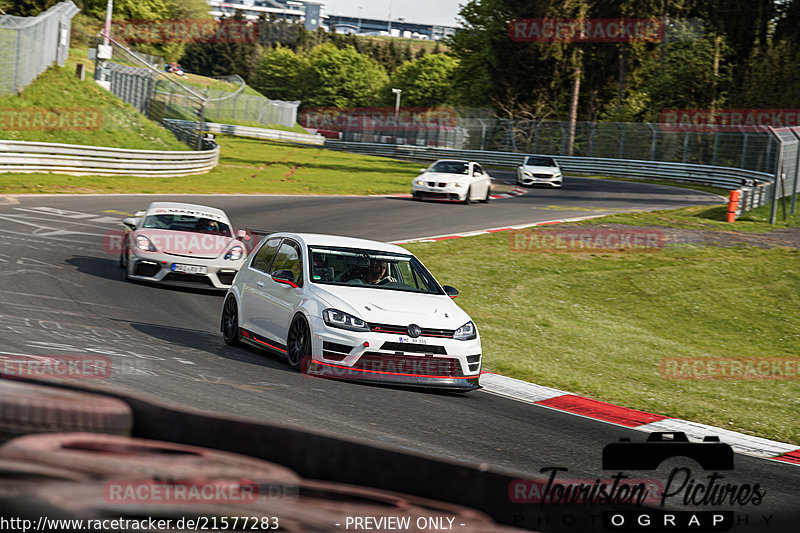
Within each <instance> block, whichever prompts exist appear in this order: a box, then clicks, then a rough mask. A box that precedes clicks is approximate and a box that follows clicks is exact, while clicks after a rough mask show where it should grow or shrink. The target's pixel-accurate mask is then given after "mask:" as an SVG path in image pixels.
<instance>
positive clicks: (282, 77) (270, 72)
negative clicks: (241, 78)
mask: <svg viewBox="0 0 800 533" xmlns="http://www.w3.org/2000/svg"><path fill="white" fill-rule="evenodd" d="M309 68H310V62H309V59H308V57H307V56H306V55H305V54H298V53H296V52H294V51H293V50H292V49H290V48H286V47H283V46H280V45H278V46H276V47H275V48H272V49H270V50H267V51H266V52H264V54H262V55H261V57H260V59H259V61H258V66H257V67H256V69H255V72H254V73H253V76H252V78H251V81H250V84H251V85H252V86H253V88H255V89H256V90H257V91H258V92H260V93H261V94H263V95H264V96H266V97H267V98H272V99H274V100H290V101H293V100H302V99H303V98H304V96H305V91H306V88H307V81H306V80H307V79H308V76H309Z"/></svg>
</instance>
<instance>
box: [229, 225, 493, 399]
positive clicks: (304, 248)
mask: <svg viewBox="0 0 800 533" xmlns="http://www.w3.org/2000/svg"><path fill="white" fill-rule="evenodd" d="M457 294H458V291H456V290H455V289H454V288H453V287H449V286H447V285H445V286H440V285H439V283H437V281H436V280H435V279H434V277H433V276H432V275H431V273H430V272H428V270H427V269H426V268H425V267H424V266H423V265H422V263H421V262H420V261H419V260H418V259H417V258H416V257H414V256H413V255H412V254H410V253H409V252H408V251H406V250H404V249H403V248H400V247H399V246H394V245H391V244H384V243H381V242H375V241H368V240H363V239H353V238H349V237H338V236H333V235H316V234H291V233H273V234H269V235H267V236H266V237H265V238H264V240H263V241H262V242H261V246H260V248H259V249H258V251H257V252H256V253H254V254H252V255H251V257H250V259H249V260H248V261H247V264H246V265H245V266H244V267H243V268H242V270H240V271H239V273H238V274H237V275H236V279H235V280H234V282H233V286H232V287H231V288H230V290H228V294H227V295H226V297H225V302H224V304H223V308H222V317H221V325H220V327H221V331H222V336H223V339H224V341H225V342H226V343H227V344H230V345H237V344H240V343H242V342H245V343H247V344H250V345H253V346H257V347H259V348H262V349H266V350H269V351H270V352H274V353H276V354H279V355H281V356H283V357H286V359H287V360H288V362H289V365H290V366H292V367H294V368H297V369H300V370H301V371H303V372H306V373H308V374H311V375H317V376H323V377H330V378H337V379H351V380H360V381H368V382H391V383H400V384H407V385H413V386H421V387H436V388H446V389H453V390H460V391H469V390H473V389H476V388H479V385H478V379H479V376H480V372H481V341H480V337H479V335H478V330H477V328H476V327H475V324H474V323H473V322H472V320H471V319H470V317H469V316H468V315H467V313H465V312H464V311H463V310H462V309H461V308H460V307H458V305H456V303H455V302H454V301H453V298H455V297H456V295H457Z"/></svg>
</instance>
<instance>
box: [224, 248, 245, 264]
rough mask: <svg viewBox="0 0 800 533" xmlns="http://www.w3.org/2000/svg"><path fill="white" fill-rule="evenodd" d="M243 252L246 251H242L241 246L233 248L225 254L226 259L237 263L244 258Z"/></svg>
mask: <svg viewBox="0 0 800 533" xmlns="http://www.w3.org/2000/svg"><path fill="white" fill-rule="evenodd" d="M243 252H244V250H242V247H241V246H234V247H233V248H231V249H230V250H228V253H227V254H225V259H227V260H228V261H237V260H239V259H241V258H242V253H243Z"/></svg>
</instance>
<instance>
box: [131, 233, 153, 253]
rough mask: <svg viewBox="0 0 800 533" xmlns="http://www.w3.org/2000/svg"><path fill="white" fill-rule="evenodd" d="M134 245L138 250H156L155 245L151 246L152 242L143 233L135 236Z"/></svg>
mask: <svg viewBox="0 0 800 533" xmlns="http://www.w3.org/2000/svg"><path fill="white" fill-rule="evenodd" d="M136 247H137V248H138V249H140V250H143V251H145V252H156V251H158V250H156V247H155V246H153V243H152V242H150V239H148V238H147V237H145V236H144V235H139V236H137V237H136Z"/></svg>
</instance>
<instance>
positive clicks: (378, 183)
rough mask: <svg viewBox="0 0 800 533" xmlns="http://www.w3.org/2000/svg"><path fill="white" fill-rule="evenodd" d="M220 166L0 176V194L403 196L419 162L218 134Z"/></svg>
mask: <svg viewBox="0 0 800 533" xmlns="http://www.w3.org/2000/svg"><path fill="white" fill-rule="evenodd" d="M217 141H218V142H219V143H220V145H221V146H222V152H221V156H220V163H219V165H218V166H217V167H216V168H215V169H214V170H212V171H211V172H209V173H207V174H201V175H195V176H185V177H180V178H139V177H133V176H65V175H60V174H2V181H0V193H2V194H21V193H36V192H40V193H108V194H113V193H152V194H156V193H158V194H177V193H187V192H192V193H197V194H206V193H209V194H210V193H216V194H251V193H275V194H397V193H408V192H409V190H410V187H411V179H412V178H413V177H414V176H415V175H416V171H417V170H418V168H419V165H418V164H415V163H406V162H402V161H395V160H392V159H386V158H382V157H372V156H364V155H358V154H351V153H347V152H334V151H330V150H325V149H323V148H317V147H311V146H301V145H291V144H289V145H287V144H285V143H279V142H270V141H264V140H257V139H247V138H243V137H231V136H227V135H220V136H218V137H217Z"/></svg>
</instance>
